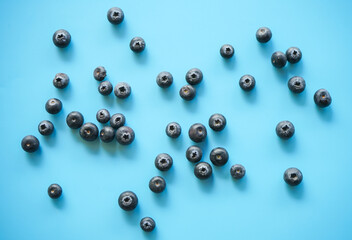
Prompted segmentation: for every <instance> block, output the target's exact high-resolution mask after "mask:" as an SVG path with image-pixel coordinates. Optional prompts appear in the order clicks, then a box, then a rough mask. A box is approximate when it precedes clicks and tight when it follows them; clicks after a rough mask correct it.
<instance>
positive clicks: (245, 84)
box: [239, 74, 255, 92]
mask: <svg viewBox="0 0 352 240" xmlns="http://www.w3.org/2000/svg"><path fill="white" fill-rule="evenodd" d="M239 84H240V87H241V88H242V90H244V91H246V92H248V91H251V90H252V89H253V88H254V87H255V78H254V77H253V76H252V75H249V74H246V75H243V76H242V77H241V78H240V81H239Z"/></svg>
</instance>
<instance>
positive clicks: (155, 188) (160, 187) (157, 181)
mask: <svg viewBox="0 0 352 240" xmlns="http://www.w3.org/2000/svg"><path fill="white" fill-rule="evenodd" d="M165 187H166V182H165V179H164V178H162V177H160V176H156V177H153V178H152V179H150V181H149V188H150V190H152V192H155V193H161V192H162V191H164V190H165Z"/></svg>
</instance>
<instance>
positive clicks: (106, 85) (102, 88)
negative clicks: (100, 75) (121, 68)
mask: <svg viewBox="0 0 352 240" xmlns="http://www.w3.org/2000/svg"><path fill="white" fill-rule="evenodd" d="M98 91H99V93H100V94H101V95H104V96H107V95H109V94H110V93H111V92H112V85H111V82H109V81H104V82H101V83H100V84H99V86H98Z"/></svg>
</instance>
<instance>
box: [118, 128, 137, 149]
mask: <svg viewBox="0 0 352 240" xmlns="http://www.w3.org/2000/svg"><path fill="white" fill-rule="evenodd" d="M134 137H135V134H134V131H133V129H132V128H130V127H127V126H122V127H119V128H118V129H117V131H116V140H117V142H118V143H120V144H121V145H129V144H131V143H132V142H133V140H134Z"/></svg>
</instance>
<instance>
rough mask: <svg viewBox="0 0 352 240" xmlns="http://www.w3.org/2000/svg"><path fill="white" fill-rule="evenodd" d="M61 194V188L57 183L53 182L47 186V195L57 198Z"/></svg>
mask: <svg viewBox="0 0 352 240" xmlns="http://www.w3.org/2000/svg"><path fill="white" fill-rule="evenodd" d="M61 194H62V188H61V186H60V185H59V184H56V183H54V184H51V185H50V186H49V187H48V195H49V197H51V198H52V199H57V198H59V197H60V196H61Z"/></svg>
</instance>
